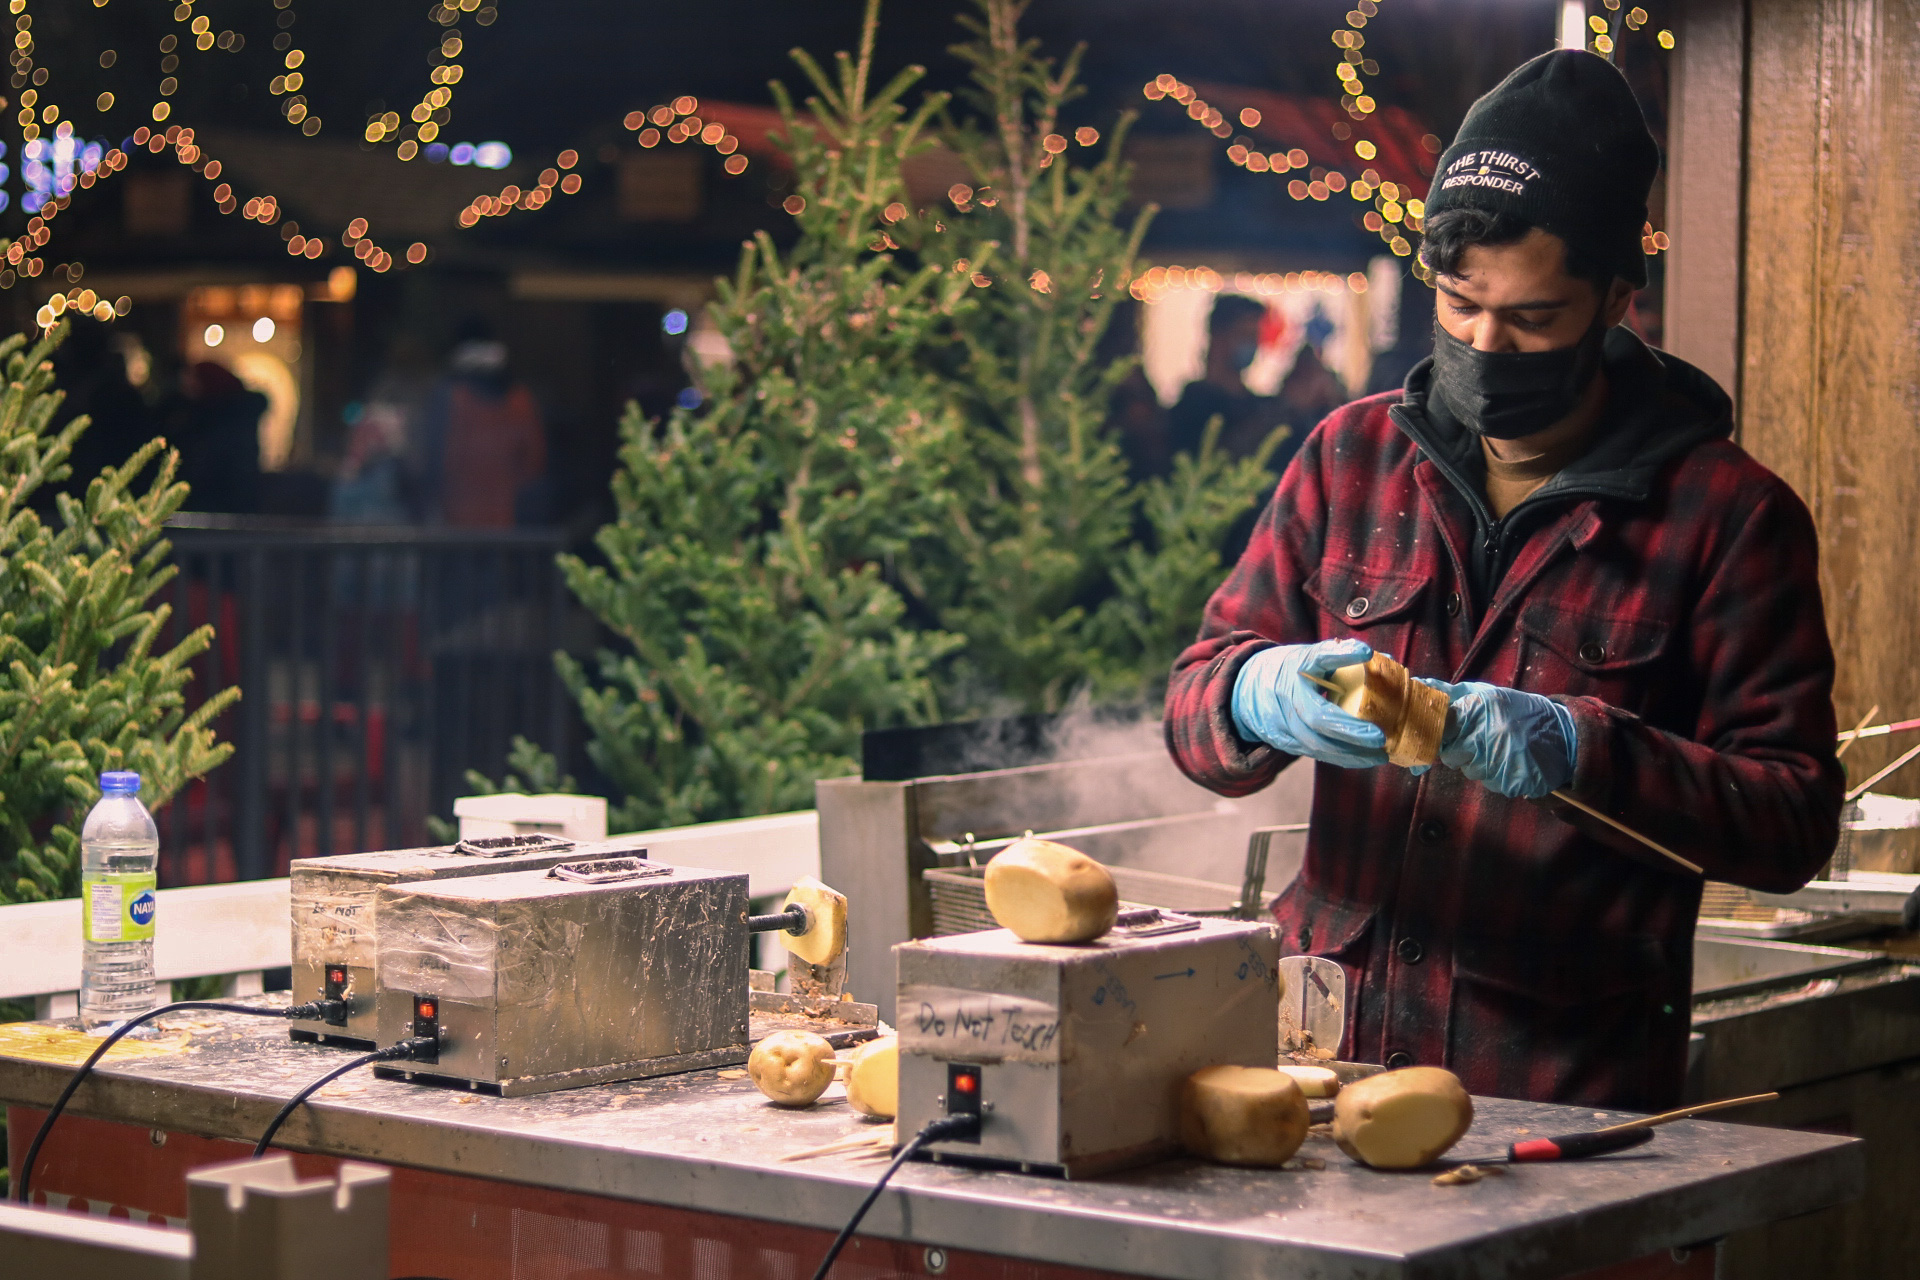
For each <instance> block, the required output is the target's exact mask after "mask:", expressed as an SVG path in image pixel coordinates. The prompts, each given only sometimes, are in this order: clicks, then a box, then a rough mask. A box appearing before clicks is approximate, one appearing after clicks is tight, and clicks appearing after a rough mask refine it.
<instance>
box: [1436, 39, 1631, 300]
mask: <svg viewBox="0 0 1920 1280" xmlns="http://www.w3.org/2000/svg"><path fill="white" fill-rule="evenodd" d="M1659 171H1660V148H1659V146H1658V145H1657V144H1656V143H1655V142H1654V140H1653V135H1652V134H1650V133H1648V132H1647V122H1646V118H1645V117H1644V116H1643V115H1641V113H1640V104H1639V103H1638V102H1636V101H1635V100H1634V97H1633V90H1631V89H1629V88H1628V87H1627V80H1626V77H1625V76H1623V75H1621V74H1620V72H1619V71H1618V70H1617V69H1615V67H1614V65H1613V64H1612V63H1610V62H1608V61H1607V60H1606V59H1605V58H1602V57H1600V56H1599V55H1597V54H1592V53H1588V52H1586V51H1585V50H1583V49H1560V50H1556V51H1555V52H1553V53H1543V54H1541V55H1540V56H1539V57H1537V58H1535V59H1533V60H1532V61H1530V62H1527V63H1525V64H1523V65H1522V66H1520V67H1519V68H1517V69H1516V70H1515V71H1514V72H1513V74H1511V75H1509V76H1508V77H1507V78H1506V79H1505V80H1502V81H1501V82H1500V83H1499V85H1498V86H1497V87H1495V88H1494V89H1493V91H1492V92H1490V93H1488V94H1487V95H1486V96H1485V97H1483V98H1481V99H1480V100H1479V101H1478V102H1476V103H1474V104H1473V107H1472V109H1471V110H1469V111H1468V112H1467V118H1466V120H1464V121H1463V122H1462V123H1461V125H1460V132H1459V133H1458V134H1456V135H1455V136H1454V139H1453V145H1452V146H1450V147H1448V148H1447V149H1446V151H1445V152H1444V153H1443V154H1442V155H1441V157H1440V165H1439V168H1438V169H1436V170H1435V171H1434V178H1433V187H1432V190H1431V191H1429V192H1428V194H1427V207H1426V215H1425V216H1426V218H1427V219H1428V220H1431V219H1432V218H1433V216H1434V215H1435V214H1437V213H1440V212H1441V211H1443V210H1446V209H1457V208H1473V209H1482V210H1485V211H1486V212H1488V213H1506V214H1511V215H1512V216H1514V217H1517V218H1519V219H1520V220H1522V221H1523V222H1526V223H1529V224H1530V225H1532V226H1536V227H1539V228H1540V229H1541V230H1543V231H1550V232H1552V233H1553V234H1554V235H1557V236H1559V237H1560V238H1561V239H1562V240H1565V241H1566V242H1567V243H1568V244H1570V245H1572V244H1577V245H1579V246H1580V247H1581V248H1582V249H1583V250H1584V252H1585V253H1586V254H1587V255H1589V256H1590V257H1593V258H1597V259H1598V260H1599V261H1601V262H1602V263H1607V264H1610V265H1612V266H1613V269H1614V271H1615V272H1616V273H1617V274H1619V275H1620V277H1621V278H1622V279H1624V280H1626V281H1627V282H1628V283H1629V284H1632V285H1633V286H1634V287H1636V288H1638V287H1640V286H1642V285H1645V284H1646V283H1647V260H1646V256H1645V254H1644V252H1643V251H1642V250H1641V247H1640V237H1641V229H1642V227H1643V226H1644V225H1645V223H1646V221H1647V193H1648V192H1649V191H1651V190H1652V189H1653V179H1654V176H1655V175H1656V174H1658V173H1659Z"/></svg>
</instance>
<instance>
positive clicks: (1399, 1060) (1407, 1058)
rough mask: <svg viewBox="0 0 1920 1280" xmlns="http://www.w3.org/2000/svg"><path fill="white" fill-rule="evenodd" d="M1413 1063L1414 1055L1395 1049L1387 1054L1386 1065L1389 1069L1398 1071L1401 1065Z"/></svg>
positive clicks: (1408, 1065) (1406, 1065)
mask: <svg viewBox="0 0 1920 1280" xmlns="http://www.w3.org/2000/svg"><path fill="white" fill-rule="evenodd" d="M1412 1065H1413V1055H1412V1054H1410V1053H1400V1052H1398V1051H1395V1052H1393V1053H1390V1054H1388V1055H1387V1061H1386V1067H1387V1070H1389V1071H1398V1070H1399V1069H1400V1068H1401V1067H1410V1066H1412Z"/></svg>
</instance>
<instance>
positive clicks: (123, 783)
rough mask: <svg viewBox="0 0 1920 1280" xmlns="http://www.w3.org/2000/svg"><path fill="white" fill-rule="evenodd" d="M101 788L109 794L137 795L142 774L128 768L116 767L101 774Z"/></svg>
mask: <svg viewBox="0 0 1920 1280" xmlns="http://www.w3.org/2000/svg"><path fill="white" fill-rule="evenodd" d="M100 790H102V791H103V792H105V793H106V794H108V795H110V796H111V795H137V794H139V791H140V775H139V774H137V773H134V772H133V771H131V770H127V769H116V770H114V771H113V772H111V773H103V774H101V775H100Z"/></svg>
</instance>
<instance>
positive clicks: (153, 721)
mask: <svg viewBox="0 0 1920 1280" xmlns="http://www.w3.org/2000/svg"><path fill="white" fill-rule="evenodd" d="M65 335H66V326H65V325H64V324H62V325H60V326H57V327H55V328H54V329H53V330H51V331H50V332H49V333H47V334H46V335H45V336H43V337H42V338H41V339H40V340H39V341H38V342H36V343H34V344H33V345H32V346H31V347H29V346H28V345H27V339H26V338H25V337H24V336H23V335H18V334H16V335H14V336H13V337H11V338H8V339H6V340H5V341H4V342H0V366H3V367H4V370H5V375H6V385H5V387H4V388H0V903H8V902H30V901H39V900H44V899H48V898H57V897H62V896H67V895H71V894H73V893H76V892H77V891H78V888H79V876H80V835H79V831H80V825H81V822H82V820H83V819H84V818H85V817H86V814H87V811H88V810H89V809H91V808H92V807H93V804H94V802H95V801H97V800H98V799H99V798H100V792H99V786H98V776H99V774H100V773H101V772H102V771H104V770H109V769H133V770H137V771H138V772H139V774H140V777H141V799H142V800H143V801H145V803H146V804H147V805H148V807H149V808H155V809H157V808H159V807H160V806H162V805H164V804H166V803H167V801H168V800H170V799H172V798H173V796H174V795H175V794H176V793H177V792H178V791H179V790H180V788H181V787H183V786H184V785H186V783H187V782H188V781H190V780H191V779H193V778H196V777H199V776H201V775H202V774H205V773H206V772H207V771H209V770H211V769H212V768H214V767H215V766H216V765H218V764H219V763H220V762H221V761H223V760H225V759H226V758H227V756H228V755H230V754H231V753H232V751H233V748H232V746H231V745H230V744H227V743H217V742H215V741H214V734H213V730H212V728H211V727H210V726H211V724H212V722H213V720H214V718H215V717H217V716H218V715H219V714H220V713H221V712H222V711H223V710H225V709H226V708H227V707H228V706H230V705H231V704H232V703H233V702H234V700H235V699H237V698H238V697H239V696H240V691H239V690H238V689H225V690H222V691H219V692H217V693H215V694H213V695H212V696H211V697H209V698H207V699H206V700H205V701H203V702H202V703H201V704H200V705H199V706H198V707H197V708H195V709H194V710H193V711H192V712H191V713H189V712H188V710H187V706H186V697H185V690H186V685H187V682H188V680H189V679H190V678H191V674H192V673H191V671H190V670H189V665H188V664H189V663H191V662H192V661H193V659H194V658H195V657H197V656H198V655H199V654H201V653H203V652H204V651H205V650H206V648H207V646H208V645H209V644H210V643H211V642H212V639H213V628H212V627H206V626H203V627H200V628H197V629H196V630H194V631H193V632H191V633H190V634H188V635H187V636H186V637H185V638H184V639H182V640H181V641H180V642H179V643H177V644H175V645H174V646H173V647H172V648H171V649H167V650H165V651H164V652H156V651H155V649H156V646H157V644H158V643H159V640H160V636H161V632H162V631H163V630H164V629H165V627H166V624H167V621H168V618H169V609H168V607H167V606H166V605H157V606H156V605H153V604H152V603H151V602H152V600H153V597H154V594H155V593H156V592H158V591H159V590H160V588H161V587H163V586H164V585H166V583H167V582H168V581H169V580H170V579H171V578H172V577H173V574H174V572H175V571H174V568H173V566H172V565H170V564H169V563H168V553H169V551H170V547H169V544H168V543H167V541H166V540H165V539H164V538H163V537H162V536H161V534H162V528H163V526H164V525H165V523H166V520H167V518H168V517H169V516H171V515H172V514H173V513H174V512H175V511H177V510H178V509H179V507H180V504H181V502H182V501H184V500H185V498H186V495H187V487H186V486H185V485H184V484H178V483H176V482H175V481H174V478H173V477H174V470H175V467H176V465H177V462H178V457H177V455H176V454H174V453H173V452H171V451H169V450H168V449H167V447H166V443H165V441H162V440H154V441H151V442H149V443H148V444H147V445H146V446H144V447H143V448H141V449H140V450H138V451H137V452H136V453H135V454H134V455H133V456H132V457H131V458H129V459H127V461H126V462H125V463H124V464H123V465H121V466H118V467H109V468H107V469H106V470H105V471H104V472H102V473H101V474H100V475H99V476H98V477H95V478H94V479H93V480H91V481H90V482H89V483H88V485H87V488H86V492H85V494H84V495H83V496H79V497H76V496H74V495H73V494H71V493H60V494H57V495H55V497H54V500H53V503H52V516H51V518H50V519H43V518H42V517H41V515H40V514H39V512H38V511H36V509H35V507H34V505H33V503H34V499H35V497H36V495H39V494H40V493H41V492H42V491H43V490H47V489H49V488H50V486H54V485H58V484H59V483H60V482H61V481H63V480H65V479H66V478H67V476H68V474H69V468H68V466H67V457H68V454H69V453H70V452H71V451H72V449H73V443H74V441H75V440H77V439H78V438H79V436H80V434H81V433H82V432H83V431H85V430H86V429H87V425H88V423H87V419H86V418H85V417H84V416H82V417H76V418H75V419H74V420H73V421H71V422H69V423H67V424H66V426H64V427H63V428H61V429H60V430H59V431H58V432H57V433H55V432H53V431H51V429H50V424H51V422H52V419H53V416H54V413H55V411H56V410H57V409H58V408H59V405H60V401H61V398H62V397H61V395H60V393H59V392H58V391H56V390H55V389H54V386H53V381H54V378H53V365H52V364H51V363H50V362H49V360H48V359H47V357H48V354H49V353H50V352H51V351H52V350H53V349H54V347H55V346H57V345H58V344H59V342H60V340H61V339H62V338H63V337H64V336H65ZM156 463H157V465H156ZM149 468H152V469H153V471H154V475H153V478H152V479H151V480H150V481H148V482H147V483H146V485H145V488H144V491H136V485H135V480H136V478H137V477H139V476H140V475H141V473H142V472H145V471H147V470H148V469H149Z"/></svg>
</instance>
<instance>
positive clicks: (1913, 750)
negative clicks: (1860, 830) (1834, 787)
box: [1847, 744, 1920, 800]
mask: <svg viewBox="0 0 1920 1280" xmlns="http://www.w3.org/2000/svg"><path fill="white" fill-rule="evenodd" d="M1915 756H1920V744H1916V745H1914V746H1911V747H1909V748H1907V750H1906V752H1905V753H1904V754H1902V755H1901V756H1900V757H1899V758H1898V759H1896V760H1895V761H1894V762H1893V763H1892V764H1890V765H1888V766H1887V767H1886V768H1884V769H1882V770H1881V771H1880V772H1878V773H1876V774H1874V775H1873V776H1872V777H1871V778H1868V779H1867V780H1866V781H1865V782H1863V783H1861V784H1860V785H1859V786H1857V787H1855V788H1854V789H1853V790H1851V791H1849V792H1847V799H1848V800H1858V799H1859V798H1860V797H1861V796H1863V795H1865V794H1867V788H1868V787H1871V786H1872V785H1873V784H1874V783H1876V782H1878V781H1880V779H1882V778H1884V777H1886V776H1887V775H1888V774H1890V773H1892V772H1894V771H1895V770H1896V769H1900V768H1904V767H1905V766H1906V764H1907V762H1908V761H1910V760H1912V759H1913V758H1914V757H1915Z"/></svg>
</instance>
